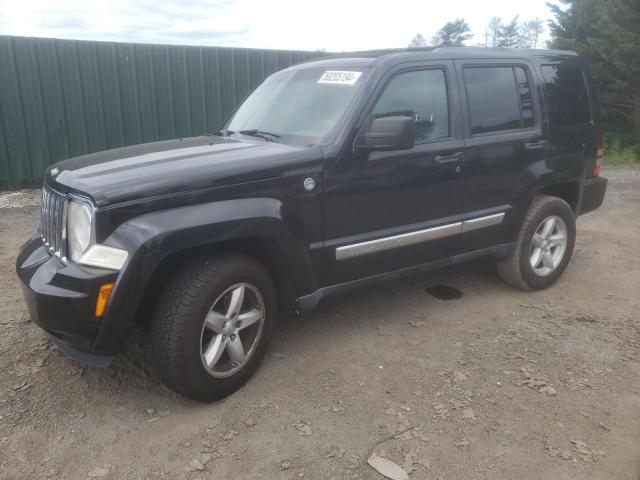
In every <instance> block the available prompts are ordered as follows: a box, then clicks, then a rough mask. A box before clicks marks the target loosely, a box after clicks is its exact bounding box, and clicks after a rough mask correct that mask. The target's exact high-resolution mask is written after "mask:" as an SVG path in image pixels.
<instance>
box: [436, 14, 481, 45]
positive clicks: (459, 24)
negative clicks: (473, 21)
mask: <svg viewBox="0 0 640 480" xmlns="http://www.w3.org/2000/svg"><path fill="white" fill-rule="evenodd" d="M471 37H473V34H472V33H471V28H469V24H468V23H467V22H465V20H464V18H456V19H455V20H454V21H453V22H447V23H445V25H444V26H443V27H442V28H441V29H440V30H438V31H437V32H436V34H435V35H434V36H433V38H432V39H431V44H432V45H433V46H435V47H464V42H466V41H467V40H469V39H470V38H471Z"/></svg>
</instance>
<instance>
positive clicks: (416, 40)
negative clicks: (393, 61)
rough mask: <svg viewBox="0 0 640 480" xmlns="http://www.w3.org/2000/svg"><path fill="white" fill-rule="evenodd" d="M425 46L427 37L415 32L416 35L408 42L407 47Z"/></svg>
mask: <svg viewBox="0 0 640 480" xmlns="http://www.w3.org/2000/svg"><path fill="white" fill-rule="evenodd" d="M426 46H427V39H426V38H424V37H423V36H422V34H420V33H416V36H415V37H413V38H412V39H411V41H410V42H409V48H420V47H426Z"/></svg>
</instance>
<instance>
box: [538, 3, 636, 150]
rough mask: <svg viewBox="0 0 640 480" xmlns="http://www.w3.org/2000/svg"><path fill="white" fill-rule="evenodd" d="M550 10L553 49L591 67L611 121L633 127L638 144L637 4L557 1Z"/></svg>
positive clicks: (551, 44)
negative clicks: (574, 55) (570, 53)
mask: <svg viewBox="0 0 640 480" xmlns="http://www.w3.org/2000/svg"><path fill="white" fill-rule="evenodd" d="M561 1H562V3H564V7H563V8H560V7H558V6H555V5H549V7H550V8H551V10H552V12H553V15H554V16H555V20H553V21H551V22H550V28H551V35H552V41H551V43H550V46H551V47H552V48H559V49H563V50H573V51H576V52H578V53H579V54H580V55H582V56H584V57H585V58H586V59H587V60H588V61H589V63H590V64H591V66H592V69H593V72H594V77H595V79H596V83H597V84H598V87H599V90H600V92H601V99H602V104H603V106H604V108H605V113H606V115H607V116H608V118H610V119H614V120H619V121H623V122H627V123H630V124H633V125H634V127H635V130H636V135H637V136H638V138H640V55H638V52H640V28H638V25H640V2H638V1H637V0H561Z"/></svg>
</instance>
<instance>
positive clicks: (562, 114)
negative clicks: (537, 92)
mask: <svg viewBox="0 0 640 480" xmlns="http://www.w3.org/2000/svg"><path fill="white" fill-rule="evenodd" d="M541 69H542V77H543V79H544V88H545V92H546V97H547V98H546V99H547V105H548V107H549V111H550V112H549V113H550V116H551V123H552V124H553V125H558V126H563V125H575V124H580V123H587V122H590V121H591V108H590V107H589V95H588V93H587V86H586V84H585V81H584V75H582V71H581V70H580V69H579V68H576V67H571V66H567V65H543V66H542V67H541Z"/></svg>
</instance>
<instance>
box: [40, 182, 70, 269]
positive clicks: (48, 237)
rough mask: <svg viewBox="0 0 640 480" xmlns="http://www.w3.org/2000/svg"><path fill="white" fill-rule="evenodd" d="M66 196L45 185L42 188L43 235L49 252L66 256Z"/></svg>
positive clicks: (43, 240)
mask: <svg viewBox="0 0 640 480" xmlns="http://www.w3.org/2000/svg"><path fill="white" fill-rule="evenodd" d="M65 209H66V201H65V196H64V195H62V194H60V193H58V192H56V191H55V190H52V189H51V188H49V187H47V186H44V187H43V188H42V209H41V232H40V233H41V236H42V242H43V243H44V245H45V246H46V247H47V249H48V250H49V252H51V253H52V254H54V255H57V256H58V257H61V258H63V257H64V256H65V252H64V250H65V248H64V247H65V246H64V242H65V218H66V211H65Z"/></svg>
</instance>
